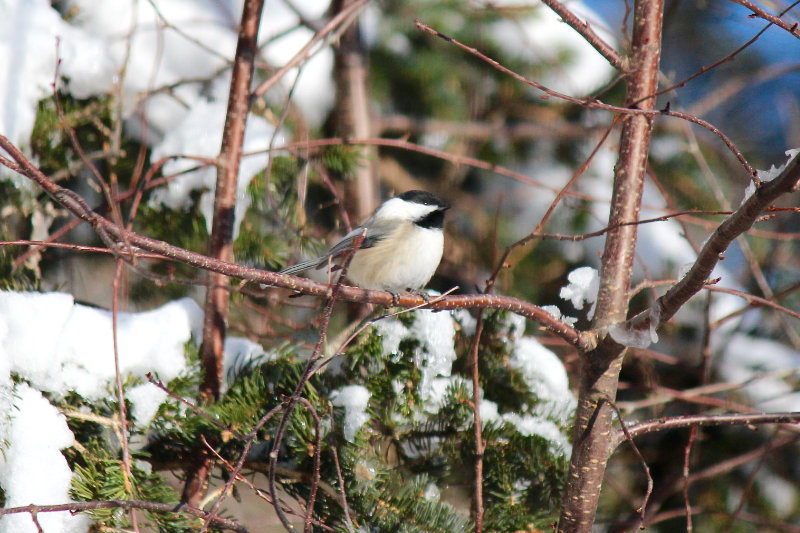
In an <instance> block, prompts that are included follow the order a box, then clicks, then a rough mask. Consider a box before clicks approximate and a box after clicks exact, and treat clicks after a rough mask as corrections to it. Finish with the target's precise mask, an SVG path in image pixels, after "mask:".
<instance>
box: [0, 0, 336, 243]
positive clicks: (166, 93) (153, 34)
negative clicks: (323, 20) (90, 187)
mask: <svg viewBox="0 0 800 533" xmlns="http://www.w3.org/2000/svg"><path fill="white" fill-rule="evenodd" d="M296 4H297V5H296V7H297V8H298V9H299V10H300V11H301V12H302V13H303V14H304V15H305V16H306V17H308V18H309V19H310V20H314V19H317V18H319V17H321V16H323V14H324V12H325V9H326V8H327V3H326V2H316V1H303V2H296ZM154 6H157V9H156V8H155V7H154ZM241 7H242V2H241V0H237V1H236V2H217V1H215V0H172V1H170V2H157V3H153V2H149V1H146V0H141V1H137V0H117V1H115V2H108V1H106V0H66V1H65V2H64V3H63V11H64V12H65V13H70V15H71V19H70V21H69V22H66V21H65V20H64V19H63V18H62V17H61V15H60V14H59V13H58V12H57V11H56V10H55V9H53V8H52V7H51V6H50V2H49V1H47V0H0V8H1V9H2V11H3V14H4V16H3V18H2V20H0V65H6V66H5V67H2V66H0V102H6V104H5V105H3V106H0V132H2V133H3V134H4V135H5V136H7V137H8V138H9V139H10V140H11V141H12V142H13V143H14V144H16V145H17V146H21V147H23V148H25V147H26V146H27V145H28V143H29V140H30V135H31V132H32V130H33V124H34V119H35V117H36V111H37V105H38V102H39V100H41V99H43V98H46V97H48V96H49V95H50V93H51V92H52V88H51V84H52V82H53V79H54V76H55V72H56V57H57V54H56V38H57V37H58V38H59V39H60V46H59V49H58V57H60V58H61V59H62V64H61V67H60V73H61V76H62V78H63V81H64V84H63V88H64V89H66V90H67V91H68V92H70V93H71V94H72V95H73V96H75V97H77V98H87V97H89V96H95V95H104V94H111V93H112V92H114V91H118V97H119V98H120V99H121V101H122V111H123V118H124V119H125V127H126V131H127V133H128V134H129V135H133V136H134V137H138V138H141V139H142V140H144V141H145V142H146V143H148V144H150V145H152V147H153V153H152V161H156V160H158V159H160V158H161V157H164V156H179V155H183V154H185V155H192V156H206V157H214V156H216V155H217V154H218V153H219V150H220V144H221V136H222V128H223V124H224V118H225V111H226V107H227V93H228V88H229V85H230V69H229V65H230V60H231V59H232V57H233V54H234V52H235V48H236V39H237V26H238V19H239V16H240V13H241ZM299 20H300V19H299V17H298V15H297V14H296V13H295V12H294V11H292V9H291V8H290V7H288V6H287V5H286V4H285V3H284V2H282V1H278V0H272V1H271V2H267V6H266V8H265V11H264V17H263V19H262V22H261V29H260V34H259V42H260V44H261V46H262V48H261V52H262V53H263V55H264V57H265V58H266V60H267V61H268V62H270V63H272V64H273V65H275V66H283V65H284V64H285V63H286V62H287V61H288V60H289V59H290V58H291V57H292V56H293V55H294V54H295V53H297V52H298V51H299V50H300V49H301V48H302V47H303V46H305V44H306V43H307V42H308V41H309V40H310V39H311V38H312V36H313V31H312V30H310V29H308V28H305V27H303V26H301V25H300V24H299ZM332 69H333V52H332V51H331V50H330V48H329V47H327V46H324V47H323V45H320V47H318V49H317V50H316V51H315V52H314V53H313V55H312V56H311V57H310V59H308V60H307V61H306V62H304V63H303V65H302V66H301V68H300V69H294V70H293V71H291V72H290V73H289V74H288V75H287V76H286V78H285V79H284V80H282V81H281V84H279V86H278V88H276V89H274V90H272V91H270V92H269V93H268V94H267V95H266V96H267V98H268V99H269V100H270V101H271V102H273V103H276V104H278V105H281V106H282V105H284V103H285V99H286V93H287V91H288V88H289V86H290V84H291V83H293V82H294V79H295V78H296V77H298V76H299V79H298V81H297V83H296V87H295V88H294V91H293V94H292V99H293V102H294V103H295V104H296V105H297V107H298V108H299V109H300V111H301V112H302V113H304V115H305V119H306V121H307V122H308V123H309V124H310V125H312V126H314V127H316V126H319V125H321V124H322V122H323V120H324V118H325V117H326V115H327V113H328V111H329V110H330V108H331V107H332V105H333V100H334V95H335V91H334V88H333V87H334V85H333V78H332ZM167 87H168V88H169V90H162V89H164V88H167ZM273 134H274V128H273V127H272V126H271V125H270V124H269V123H268V122H267V121H266V120H265V119H263V118H261V117H258V116H253V115H251V116H250V117H248V127H247V133H246V137H245V147H244V150H245V151H246V152H255V151H261V152H262V153H261V155H257V156H253V157H249V158H245V159H244V160H243V161H242V165H241V168H240V176H239V188H238V200H239V201H238V202H237V205H236V224H235V228H234V232H235V233H238V227H239V223H240V222H241V219H242V217H243V215H244V212H245V210H246V209H247V206H248V199H247V196H246V195H245V194H244V190H245V188H246V186H247V183H248V182H249V181H250V179H251V178H252V177H253V176H254V175H255V174H256V173H257V172H259V171H261V170H263V169H264V168H265V167H266V165H267V156H266V155H264V154H263V151H264V150H266V148H267V147H268V146H269V143H270V140H271V138H272V136H273ZM276 143H277V145H281V144H284V140H283V138H282V137H279V138H278V139H276ZM195 165H196V162H194V161H191V160H185V159H178V160H173V161H170V162H169V163H168V164H167V165H166V166H165V168H164V173H165V174H169V173H171V172H179V171H182V170H186V169H187V168H190V167H194V166H195ZM8 178H10V179H11V180H13V182H14V183H15V185H16V186H17V187H19V188H22V189H25V190H31V189H32V185H31V182H30V180H27V179H25V178H22V177H20V176H18V175H17V174H15V173H11V172H6V171H0V179H8ZM214 182H215V169H213V168H205V169H201V170H198V171H196V172H192V173H189V174H187V175H183V176H181V177H180V178H178V179H176V180H173V181H171V182H170V184H169V185H168V186H167V187H166V188H165V189H163V190H159V192H158V193H157V198H155V199H153V200H152V201H151V204H152V205H158V204H159V202H163V203H164V204H165V205H168V206H170V207H172V208H173V209H177V208H185V207H187V206H188V205H189V203H190V202H191V199H190V196H189V194H190V193H191V192H192V191H193V190H197V189H200V188H203V189H204V190H205V192H204V193H203V195H202V197H201V200H200V201H201V209H202V212H203V214H204V215H205V217H206V222H207V224H208V225H209V226H210V224H211V206H212V202H213V188H214Z"/></svg>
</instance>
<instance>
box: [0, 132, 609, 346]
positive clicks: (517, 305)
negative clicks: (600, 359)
mask: <svg viewBox="0 0 800 533" xmlns="http://www.w3.org/2000/svg"><path fill="white" fill-rule="evenodd" d="M0 147H1V148H3V149H4V150H6V151H7V152H8V153H9V155H11V157H12V158H13V159H14V160H15V161H16V162H17V164H18V166H19V168H20V170H21V171H22V174H23V175H24V176H26V177H28V178H29V179H31V180H32V181H35V182H36V183H37V184H38V185H39V186H40V187H42V189H43V190H44V191H45V192H47V193H48V194H49V195H50V196H51V197H52V198H53V199H54V200H55V201H56V202H57V203H59V204H60V205H62V206H63V207H65V208H66V209H68V210H69V211H70V212H72V213H73V214H74V215H75V216H77V217H78V218H80V219H81V220H83V221H85V222H87V223H88V224H90V225H91V226H92V227H93V228H94V229H95V230H96V231H97V232H102V233H104V234H106V235H109V236H111V237H113V238H118V239H120V240H121V237H122V236H123V235H124V236H125V237H126V238H127V239H128V240H129V242H130V243H131V244H132V245H133V246H135V247H138V248H140V249H142V250H146V251H148V252H152V253H157V254H160V255H162V256H163V257H166V258H170V259H174V260H176V261H180V262H182V263H185V264H187V265H191V266H194V267H196V268H200V269H203V270H208V271H211V272H218V273H220V274H225V275H226V276H229V277H232V278H237V279H241V280H247V281H252V282H255V283H259V284H262V285H268V286H271V287H282V288H286V289H291V290H293V291H297V292H302V293H303V294H309V295H313V296H321V297H326V296H328V295H329V293H330V291H331V286H330V285H327V284H324V283H317V282H314V281H311V280H308V279H304V278H300V277H297V276H289V275H286V274H279V273H277V272H269V271H266V270H258V269H256V268H251V267H246V266H242V265H237V264H234V263H229V262H226V261H220V260H218V259H215V258H213V257H208V256H205V255H202V254H198V253H195V252H190V251H189V250H185V249H183V248H180V247H178V246H173V245H171V244H169V243H167V242H164V241H160V240H157V239H152V238H150V237H145V236H143V235H139V234H137V233H134V232H129V231H127V230H125V229H124V228H121V227H119V226H117V225H115V224H114V223H113V222H111V221H110V220H108V219H106V218H104V217H102V216H100V215H99V214H97V213H96V212H94V211H92V210H91V209H90V208H89V206H88V205H87V204H86V202H85V201H84V199H83V198H81V197H80V196H79V195H78V194H76V193H74V192H72V191H70V190H68V189H65V188H63V187H61V186H60V185H58V184H57V183H54V182H53V181H52V180H51V179H49V178H48V177H47V176H45V175H44V173H42V172H41V171H40V170H39V169H38V168H36V166H35V165H33V164H32V163H31V162H30V161H29V160H28V159H27V158H26V157H25V155H24V154H23V153H22V152H20V151H19V149H17V148H16V147H15V146H14V145H13V144H12V143H11V142H10V141H9V140H8V139H7V138H6V137H4V136H2V135H0ZM338 298H339V299H340V300H345V301H349V302H361V303H372V304H378V305H383V306H389V305H393V301H394V300H393V296H392V295H391V294H390V293H388V292H383V291H372V290H367V289H360V288H357V287H346V286H342V287H341V288H340V290H339V296H338ZM396 304H397V305H398V306H399V307H405V308H408V307H414V306H424V307H427V308H429V309H433V310H447V309H481V308H491V309H504V310H506V311H510V312H512V313H515V314H518V315H521V316H524V317H526V318H529V319H531V320H534V321H536V322H538V323H539V324H541V325H543V326H544V327H546V328H547V329H548V330H550V331H552V332H553V333H555V334H556V335H558V336H559V337H561V338H562V339H564V340H565V341H567V342H568V343H569V344H572V345H573V346H577V347H579V348H580V349H582V350H584V351H586V350H590V349H592V348H593V347H594V346H595V344H596V335H595V334H593V333H585V332H580V331H578V330H576V329H575V328H573V327H572V326H570V325H568V324H566V323H564V322H561V321H560V320H556V319H554V318H553V317H552V316H551V315H550V314H549V313H547V312H546V311H544V310H543V309H541V308H540V307H538V306H535V305H533V304H531V303H529V302H526V301H524V300H520V299H518V298H513V297H510V296H503V295H495V294H468V295H455V296H448V297H446V298H443V299H441V300H438V301H436V302H431V303H430V304H429V305H426V302H425V300H423V299H422V297H420V296H417V295H412V294H405V295H400V297H399V299H398V300H397V303H396Z"/></svg>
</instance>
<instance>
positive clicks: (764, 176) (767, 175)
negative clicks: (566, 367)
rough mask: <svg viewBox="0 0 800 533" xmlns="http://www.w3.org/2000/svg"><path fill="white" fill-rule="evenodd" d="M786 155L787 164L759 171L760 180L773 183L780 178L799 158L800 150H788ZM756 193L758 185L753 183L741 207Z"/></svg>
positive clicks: (746, 191)
mask: <svg viewBox="0 0 800 533" xmlns="http://www.w3.org/2000/svg"><path fill="white" fill-rule="evenodd" d="M784 153H785V154H786V158H787V159H786V162H785V163H784V164H782V165H781V166H780V167H776V166H775V165H772V166H771V167H770V168H769V170H759V171H758V178H759V179H760V180H761V181H762V182H765V181H772V180H774V179H775V178H777V177H778V176H780V175H781V173H782V172H783V171H784V170H785V169H786V166H787V165H788V164H789V163H791V162H792V160H793V159H794V158H795V157H797V154H800V148H793V149H791V150H786V152H784ZM755 192H756V184H755V182H754V181H751V182H750V183H749V184H748V185H747V188H746V189H745V190H744V198H742V201H741V202H740V203H739V205H740V206H741V205H743V204H744V203H745V202H746V201H747V199H748V198H750V197H751V196H753V194H755Z"/></svg>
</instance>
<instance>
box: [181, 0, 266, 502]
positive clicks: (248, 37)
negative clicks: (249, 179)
mask: <svg viewBox="0 0 800 533" xmlns="http://www.w3.org/2000/svg"><path fill="white" fill-rule="evenodd" d="M263 7H264V0H245V2H244V6H243V7H242V19H241V22H240V25H239V37H238V41H237V44H236V55H235V56H234V59H233V69H232V73H231V85H230V91H229V94H228V109H227V111H226V114H225V126H224V128H223V132H222V146H221V148H220V154H219V158H218V160H217V181H216V188H215V191H214V209H213V213H214V215H213V221H212V225H211V235H210V237H209V243H208V255H209V256H211V257H214V258H216V259H219V260H222V261H231V260H232V259H233V225H234V213H235V208H236V190H237V185H236V183H237V178H238V175H239V163H240V162H241V158H242V147H243V145H244V132H245V126H246V124H247V114H248V112H249V111H250V84H251V83H252V79H253V70H254V61H255V56H256V53H257V50H258V42H257V40H258V27H259V23H260V21H261V11H262V9H263ZM227 285H228V278H227V277H226V276H224V275H222V274H221V273H219V272H211V273H209V276H208V287H207V288H206V298H205V304H204V306H203V311H204V318H203V342H202V344H201V346H200V364H201V365H202V367H203V381H202V383H201V384H200V398H201V399H202V400H203V401H205V402H210V401H212V400H217V399H219V394H220V387H221V383H222V366H223V365H222V361H223V357H224V353H223V352H224V349H225V328H226V323H227V319H228V303H229V296H230V293H229V292H228V290H227ZM193 455H194V461H193V463H194V464H193V465H192V466H190V467H189V468H188V469H187V471H186V482H185V485H184V490H183V496H182V500H183V501H186V502H188V503H192V504H194V505H197V504H198V503H199V501H200V499H201V498H202V496H203V494H204V493H205V490H206V485H207V478H208V475H209V473H210V467H211V463H212V461H213V458H212V457H211V456H210V455H209V454H208V452H207V451H206V450H204V449H203V448H201V447H200V446H199V445H197V446H196V448H195V450H194V452H193Z"/></svg>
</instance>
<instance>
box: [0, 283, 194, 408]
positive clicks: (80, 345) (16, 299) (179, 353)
mask: <svg viewBox="0 0 800 533" xmlns="http://www.w3.org/2000/svg"><path fill="white" fill-rule="evenodd" d="M201 326H202V312H201V310H200V308H199V306H198V305H197V304H196V303H194V301H192V300H190V299H188V298H183V299H181V300H177V301H174V302H170V303H168V304H166V305H164V306H162V307H160V308H158V309H154V310H152V311H146V312H142V313H118V317H117V339H118V346H119V363H120V372H122V373H123V375H127V374H132V375H135V376H144V374H146V373H147V372H153V373H155V374H157V375H158V376H159V377H160V378H161V379H164V380H170V379H173V378H175V377H177V376H178V375H179V374H180V372H182V371H183V370H184V369H185V368H186V363H185V359H184V345H185V344H186V342H187V341H189V339H190V338H191V335H192V332H193V331H198V330H199V328H200V327H201ZM0 359H5V360H6V361H8V362H10V371H11V372H14V373H16V374H18V375H20V376H22V377H24V378H26V379H27V380H29V381H30V383H31V384H32V385H33V386H34V387H36V388H37V389H39V390H42V391H47V392H50V393H53V394H55V395H56V396H61V395H64V394H65V393H67V392H68V391H74V392H76V393H78V394H80V395H81V396H82V397H84V398H85V399H87V400H89V401H95V400H98V399H101V398H103V397H105V396H106V395H107V393H108V384H109V383H110V382H111V381H112V380H113V379H114V376H115V370H114V344H113V338H112V316H111V312H110V311H107V310H103V309H97V308H94V307H88V306H85V305H79V304H75V302H74V300H73V298H72V296H71V295H69V294H61V293H47V294H39V293H25V292H21V293H16V292H0Z"/></svg>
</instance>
